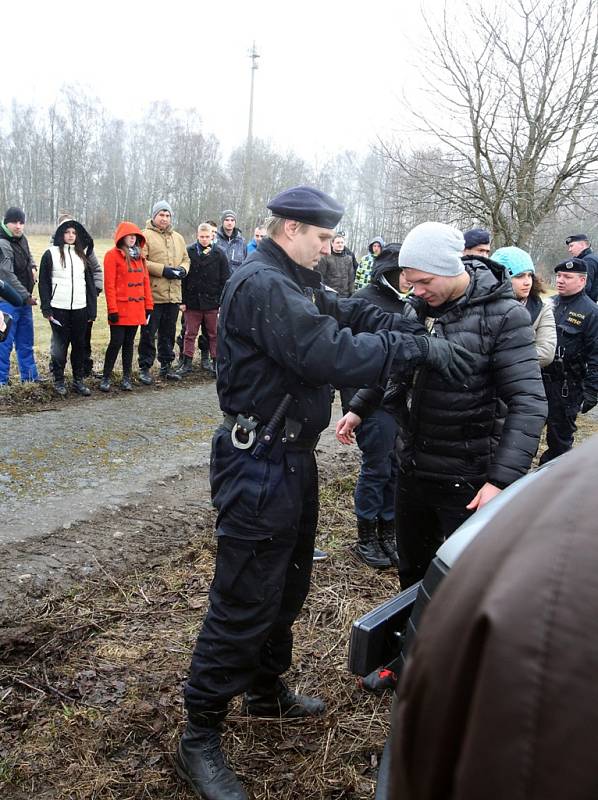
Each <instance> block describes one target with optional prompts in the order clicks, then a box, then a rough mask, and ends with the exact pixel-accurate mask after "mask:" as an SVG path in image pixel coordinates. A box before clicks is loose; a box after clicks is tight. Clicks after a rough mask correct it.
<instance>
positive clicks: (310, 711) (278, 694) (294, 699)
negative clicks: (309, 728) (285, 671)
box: [241, 678, 326, 719]
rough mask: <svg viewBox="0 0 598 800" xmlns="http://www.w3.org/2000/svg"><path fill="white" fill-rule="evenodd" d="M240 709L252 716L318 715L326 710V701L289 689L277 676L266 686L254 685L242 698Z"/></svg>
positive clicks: (294, 717)
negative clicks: (272, 682) (273, 681)
mask: <svg viewBox="0 0 598 800" xmlns="http://www.w3.org/2000/svg"><path fill="white" fill-rule="evenodd" d="M241 710H242V711H243V712H244V713H245V714H249V715H250V716H252V717H285V718H286V719H297V718H299V717H319V716H321V715H322V714H323V713H324V712H325V711H326V703H324V701H323V700H320V698H319V697H308V696H307V695H304V694H297V692H293V691H291V689H289V687H288V686H287V685H286V683H285V682H284V681H283V680H282V679H281V678H278V679H277V680H276V682H275V683H274V684H271V685H270V686H269V687H268V688H266V687H265V686H264V687H262V686H260V687H259V688H258V687H256V688H254V689H252V690H251V691H249V692H247V693H246V695H245V697H244V698H243V704H242V708H241Z"/></svg>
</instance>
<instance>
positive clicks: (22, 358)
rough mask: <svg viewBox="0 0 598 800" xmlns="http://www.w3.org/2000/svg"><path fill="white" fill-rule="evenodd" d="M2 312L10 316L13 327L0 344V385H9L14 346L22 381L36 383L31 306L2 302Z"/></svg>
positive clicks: (0, 307) (0, 308)
mask: <svg viewBox="0 0 598 800" xmlns="http://www.w3.org/2000/svg"><path fill="white" fill-rule="evenodd" d="M0 311H3V312H5V313H6V314H10V316H11V317H12V327H11V329H10V331H9V332H8V336H7V337H6V339H5V340H4V341H3V342H0V385H2V384H5V383H8V377H9V373H10V354H11V353H12V348H13V346H14V348H15V350H16V351H17V362H18V364H19V372H20V374H21V380H22V381H23V382H25V381H36V380H37V379H38V373H37V367H36V366H35V357H34V355H33V311H32V308H31V306H19V307H17V306H13V305H11V304H10V303H6V302H4V301H1V302H0Z"/></svg>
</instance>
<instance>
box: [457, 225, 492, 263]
mask: <svg viewBox="0 0 598 800" xmlns="http://www.w3.org/2000/svg"><path fill="white" fill-rule="evenodd" d="M463 238H464V239H465V250H463V255H464V256H484V257H485V258H490V231H487V230H486V229H485V228H470V229H469V230H468V231H463Z"/></svg>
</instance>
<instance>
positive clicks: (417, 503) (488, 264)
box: [337, 222, 548, 589]
mask: <svg viewBox="0 0 598 800" xmlns="http://www.w3.org/2000/svg"><path fill="white" fill-rule="evenodd" d="M464 245H465V240H464V238H463V234H462V233H461V231H459V230H457V228H453V227H451V226H449V225H444V224H442V223H439V222H425V223H423V224H422V225H418V226H417V227H416V228H414V229H413V230H412V231H410V232H409V234H408V235H407V236H406V238H405V241H404V242H403V246H402V247H401V252H400V253H399V266H401V267H403V268H404V270H405V277H406V278H407V280H408V281H409V282H410V283H412V284H413V293H414V297H413V298H411V301H410V302H411V303H412V304H413V306H414V308H415V311H416V315H417V318H418V319H419V320H420V321H421V322H423V323H425V324H426V326H427V327H428V329H429V331H430V333H431V334H432V336H433V337H437V338H441V339H444V340H447V341H448V342H451V343H453V344H459V345H461V346H462V347H465V348H466V349H467V350H468V351H469V353H471V354H472V355H473V356H474V357H475V369H474V371H473V373H472V375H471V376H470V377H469V378H468V379H467V380H466V381H464V382H463V384H461V385H460V386H457V387H455V386H453V387H450V386H449V385H448V384H447V383H446V382H445V381H444V380H443V379H442V378H441V377H440V376H436V375H434V374H432V373H431V372H430V371H428V370H427V369H425V368H424V369H418V370H417V372H416V373H415V377H414V379H413V384H412V388H411V404H410V409H409V424H408V430H407V432H406V436H405V441H404V445H403V450H402V452H401V457H400V463H401V470H400V480H399V487H398V492H397V530H398V531H399V532H400V535H399V537H398V540H397V549H398V552H399V560H400V563H399V577H400V581H401V587H402V588H403V589H406V588H407V587H408V586H411V585H412V584H414V583H416V582H417V581H418V580H420V579H421V578H422V577H423V575H424V573H425V571H426V569H427V568H428V565H429V563H430V561H431V559H432V557H433V555H434V553H435V552H436V550H437V549H438V547H439V546H440V545H441V544H442V542H443V541H444V540H445V538H447V537H448V536H450V535H451V534H452V533H453V532H454V531H455V530H456V529H457V528H458V527H459V525H461V523H462V522H464V521H465V520H466V519H467V518H468V517H469V516H471V514H473V513H474V512H475V511H476V510H477V509H479V508H482V507H483V506H484V505H485V504H486V503H488V502H489V501H490V500H491V499H492V498H493V497H495V496H496V495H497V494H498V493H499V492H500V491H502V489H504V488H505V487H506V486H508V485H509V484H511V483H513V482H514V481H516V480H517V479H518V478H520V477H521V476H523V475H525V474H526V472H527V471H528V470H529V468H530V466H531V463H532V459H533V458H534V456H535V454H536V451H537V449H538V443H539V440H540V434H541V432H542V428H543V426H544V422H545V420H546V415H547V410H548V407H547V403H546V394H545V391H544V385H543V383H542V377H541V375H540V366H539V364H538V356H537V353H536V348H535V345H534V332H533V330H532V326H531V320H530V315H529V313H528V312H527V311H526V309H525V308H524V307H523V306H522V305H521V303H519V302H518V301H517V300H516V299H515V297H514V295H513V289H512V286H511V282H510V280H509V278H508V277H507V275H506V273H505V270H504V267H502V266H501V265H500V264H495V263H494V262H492V261H491V260H490V259H484V258H483V257H473V258H467V259H464V260H463V259H462V258H461V254H462V252H463V248H464ZM351 415H352V416H351ZM359 422H361V419H360V416H358V415H356V414H353V412H351V411H349V412H348V414H346V415H345V417H343V419H342V420H341V421H340V422H339V424H338V425H337V436H338V437H339V440H340V441H343V439H344V440H345V441H346V442H347V443H349V442H350V441H351V438H352V434H353V429H354V428H355V427H356V424H359Z"/></svg>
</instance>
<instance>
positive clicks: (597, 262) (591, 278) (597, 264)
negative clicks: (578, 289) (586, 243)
mask: <svg viewBox="0 0 598 800" xmlns="http://www.w3.org/2000/svg"><path fill="white" fill-rule="evenodd" d="M578 258H581V259H582V260H583V261H584V262H585V265H586V268H587V270H588V277H587V280H586V288H585V293H586V294H587V296H588V297H591V298H592V300H593V301H594V302H596V300H598V258H597V257H596V255H595V253H593V252H592V248H591V247H586V249H585V250H582V251H581V253H580V254H579V255H578Z"/></svg>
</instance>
